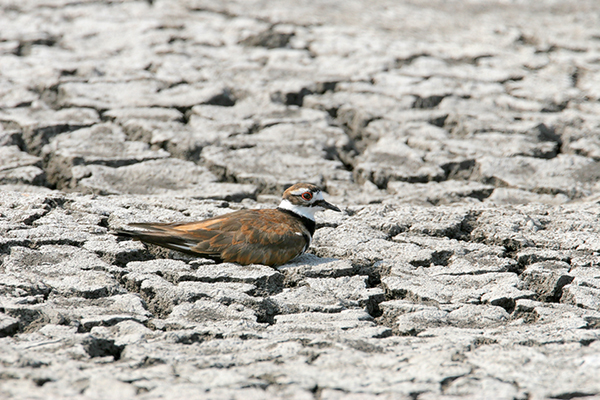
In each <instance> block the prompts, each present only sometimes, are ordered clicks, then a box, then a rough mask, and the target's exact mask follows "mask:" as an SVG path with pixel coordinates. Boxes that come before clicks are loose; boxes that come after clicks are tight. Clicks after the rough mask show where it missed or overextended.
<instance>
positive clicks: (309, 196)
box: [302, 192, 312, 201]
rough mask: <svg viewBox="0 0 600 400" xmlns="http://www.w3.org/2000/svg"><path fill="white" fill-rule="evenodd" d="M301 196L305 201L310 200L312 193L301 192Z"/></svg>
mask: <svg viewBox="0 0 600 400" xmlns="http://www.w3.org/2000/svg"><path fill="white" fill-rule="evenodd" d="M302 198H303V199H304V200H306V201H310V200H311V199H312V193H311V192H304V193H302Z"/></svg>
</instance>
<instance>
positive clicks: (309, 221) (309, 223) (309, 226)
mask: <svg viewBox="0 0 600 400" xmlns="http://www.w3.org/2000/svg"><path fill="white" fill-rule="evenodd" d="M277 209H278V210H279V211H282V212H284V213H287V214H290V215H292V216H294V217H296V218H298V219H299V220H300V221H302V223H303V224H304V226H305V227H306V229H308V231H309V232H310V236H311V237H312V236H313V235H314V234H315V227H316V224H315V221H313V220H312V219H310V218H306V217H305V216H303V215H300V214H296V213H295V212H293V211H291V210H286V209H285V208H281V207H277Z"/></svg>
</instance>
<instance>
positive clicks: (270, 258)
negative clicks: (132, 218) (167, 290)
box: [117, 183, 341, 267]
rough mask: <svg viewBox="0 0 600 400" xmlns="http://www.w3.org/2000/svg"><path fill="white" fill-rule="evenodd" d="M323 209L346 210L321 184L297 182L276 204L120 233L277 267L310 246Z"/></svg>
mask: <svg viewBox="0 0 600 400" xmlns="http://www.w3.org/2000/svg"><path fill="white" fill-rule="evenodd" d="M323 210H333V211H337V212H340V211H341V210H340V209H339V208H338V207H336V206H335V205H333V204H331V203H328V202H327V201H326V200H325V198H324V197H323V193H322V192H321V189H319V187H317V186H316V185H313V184H310V183H296V184H294V185H292V186H290V187H289V188H288V189H286V190H285V191H284V192H283V196H282V199H281V202H280V203H279V206H278V207H277V208H272V209H260V210H251V209H246V210H239V211H235V212H231V213H228V214H224V215H221V216H217V217H213V218H208V219H205V220H202V221H197V222H179V223H132V224H128V225H129V227H130V229H119V230H117V234H118V235H120V236H127V237H131V238H133V239H136V240H140V241H142V242H145V243H150V244H154V245H158V246H162V247H166V248H169V249H172V250H177V251H180V252H183V253H187V254H190V255H193V256H198V257H203V258H209V259H213V260H215V261H216V262H218V263H220V262H231V263H237V264H240V265H249V264H263V265H268V266H271V267H277V266H280V265H283V264H286V263H287V262H289V261H291V260H293V259H294V258H296V257H298V256H299V255H300V254H302V253H304V252H305V251H306V250H307V249H308V247H309V246H310V244H311V242H312V237H313V235H314V233H315V226H316V224H315V213H316V212H317V211H323ZM131 228H133V229H131Z"/></svg>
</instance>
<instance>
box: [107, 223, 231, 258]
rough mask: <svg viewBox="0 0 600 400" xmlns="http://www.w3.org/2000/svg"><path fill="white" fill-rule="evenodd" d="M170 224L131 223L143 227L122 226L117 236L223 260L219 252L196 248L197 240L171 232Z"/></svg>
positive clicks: (116, 231) (133, 225)
mask: <svg viewBox="0 0 600 400" xmlns="http://www.w3.org/2000/svg"><path fill="white" fill-rule="evenodd" d="M168 225H170V224H164V225H163V226H161V225H159V224H142V223H138V224H129V226H130V227H135V228H141V230H134V229H126V228H122V229H117V230H115V233H116V234H117V236H121V237H128V238H132V239H134V240H139V241H142V242H145V243H150V244H153V245H157V246H161V247H166V248H168V249H171V250H176V251H180V252H182V253H186V254H190V255H193V256H196V257H205V258H210V259H213V260H215V261H217V262H220V261H222V260H221V258H220V257H219V254H214V253H204V252H199V251H197V250H194V247H195V246H197V245H198V242H197V241H194V240H190V239H187V238H185V237H183V236H182V235H180V234H173V233H171V232H169V229H168Z"/></svg>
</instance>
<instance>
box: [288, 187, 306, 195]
mask: <svg viewBox="0 0 600 400" xmlns="http://www.w3.org/2000/svg"><path fill="white" fill-rule="evenodd" d="M304 192H310V190H309V189H308V188H300V189H296V190H294V191H293V192H290V193H291V194H293V195H294V196H298V195H301V194H302V193H304Z"/></svg>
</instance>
